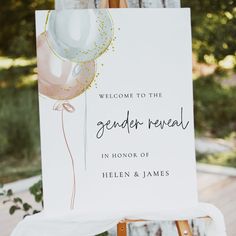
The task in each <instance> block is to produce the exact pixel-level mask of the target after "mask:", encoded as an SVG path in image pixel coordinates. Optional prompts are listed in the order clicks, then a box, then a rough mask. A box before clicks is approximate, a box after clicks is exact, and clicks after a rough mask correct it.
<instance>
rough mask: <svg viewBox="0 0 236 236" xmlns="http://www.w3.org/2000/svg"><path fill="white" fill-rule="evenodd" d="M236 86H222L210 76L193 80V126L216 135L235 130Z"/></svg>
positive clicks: (223, 134) (222, 135) (226, 134)
mask: <svg viewBox="0 0 236 236" xmlns="http://www.w3.org/2000/svg"><path fill="white" fill-rule="evenodd" d="M235 104H236V87H224V86H223V85H221V84H220V82H217V81H216V80H215V79H214V78H213V77H212V76H209V77H202V78H199V79H197V80H195V81H194V109H195V126H196V129H197V131H198V132H200V133H211V134H212V135H215V136H217V137H222V138H223V137H225V136H228V135H229V134H230V133H231V132H233V131H234V130H236V109H235Z"/></svg>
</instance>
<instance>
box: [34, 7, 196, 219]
mask: <svg viewBox="0 0 236 236" xmlns="http://www.w3.org/2000/svg"><path fill="white" fill-rule="evenodd" d="M36 31H37V58H38V73H39V103H40V129H41V152H42V170H43V188H44V205H45V211H46V212H48V213H56V212H66V211H69V210H72V209H73V210H76V211H78V212H80V213H81V214H85V215H89V216H91V217H94V216H96V215H97V216H99V217H102V216H103V217H115V216H118V215H119V216H127V215H134V214H136V213H137V214H138V213H147V212H152V213H155V212H158V211H160V210H163V209H166V210H171V209H177V208H178V209H181V208H188V207H193V206H195V205H196V204H197V187H196V163H195V148H194V123H193V91H192V65H191V64H192V50H191V26H190V11H189V9H107V10H92V9H90V10H64V11H58V12H56V11H50V12H48V11H37V12H36Z"/></svg>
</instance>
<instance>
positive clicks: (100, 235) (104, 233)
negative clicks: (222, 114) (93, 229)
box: [97, 232, 108, 236]
mask: <svg viewBox="0 0 236 236" xmlns="http://www.w3.org/2000/svg"><path fill="white" fill-rule="evenodd" d="M97 236H108V232H103V233H101V234H98V235H97Z"/></svg>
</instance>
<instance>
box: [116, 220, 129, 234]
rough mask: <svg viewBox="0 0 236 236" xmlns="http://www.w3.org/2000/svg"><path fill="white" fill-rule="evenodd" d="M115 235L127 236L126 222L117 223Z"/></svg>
mask: <svg viewBox="0 0 236 236" xmlns="http://www.w3.org/2000/svg"><path fill="white" fill-rule="evenodd" d="M117 236H127V224H126V223H125V222H124V223H123V222H122V223H119V224H118V225H117Z"/></svg>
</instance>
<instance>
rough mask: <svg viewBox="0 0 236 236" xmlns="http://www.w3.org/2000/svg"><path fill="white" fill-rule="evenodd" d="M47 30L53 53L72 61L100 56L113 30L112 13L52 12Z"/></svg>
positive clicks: (95, 11)
mask: <svg viewBox="0 0 236 236" xmlns="http://www.w3.org/2000/svg"><path fill="white" fill-rule="evenodd" d="M46 30H47V31H48V43H49V46H50V47H51V48H52V50H53V51H54V52H55V54H57V55H59V56H60V57H62V58H65V59H67V60H69V61H72V62H75V63H80V62H87V61H92V60H95V59H97V58H98V57H99V56H101V55H102V54H103V53H104V52H105V51H106V50H107V48H108V47H109V45H110V44H111V41H112V39H113V33H114V29H113V22H112V19H111V16H110V14H109V12H108V11H107V10H105V9H103V10H99V9H90V10H76V11H75V10H61V11H51V12H49V15H48V20H47V23H46Z"/></svg>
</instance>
